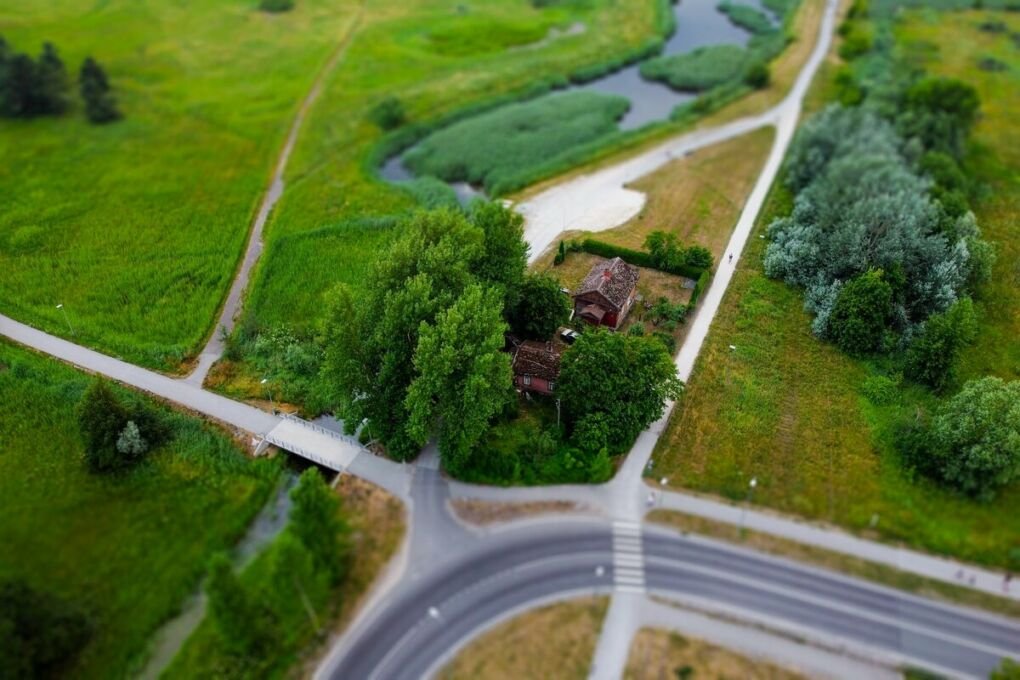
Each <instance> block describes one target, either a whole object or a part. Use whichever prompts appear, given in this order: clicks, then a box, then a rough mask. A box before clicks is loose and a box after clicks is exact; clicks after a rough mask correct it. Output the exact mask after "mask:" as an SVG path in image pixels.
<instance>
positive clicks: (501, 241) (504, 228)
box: [471, 201, 528, 308]
mask: <svg viewBox="0 0 1020 680" xmlns="http://www.w3.org/2000/svg"><path fill="white" fill-rule="evenodd" d="M471 221H472V222H473V223H474V224H475V225H476V226H478V227H481V229H482V231H483V232H484V233H485V250H484V253H483V254H482V257H481V259H480V260H479V261H478V263H477V264H476V265H475V268H474V271H475V274H476V275H477V276H478V277H479V278H480V279H481V280H482V281H485V282H488V283H490V284H492V285H494V286H498V287H499V288H500V289H501V290H502V291H503V295H504V305H505V306H506V307H508V308H509V307H512V306H513V305H514V304H516V303H517V301H518V300H519V299H520V287H521V284H522V282H523V281H524V272H525V270H526V269H527V267H528V244H527V243H526V242H525V241H524V218H523V217H522V216H521V215H520V214H519V213H517V212H515V211H513V210H510V209H509V208H506V207H504V206H503V204H502V203H497V202H495V201H493V202H479V203H477V204H475V206H474V209H473V210H472V211H471Z"/></svg>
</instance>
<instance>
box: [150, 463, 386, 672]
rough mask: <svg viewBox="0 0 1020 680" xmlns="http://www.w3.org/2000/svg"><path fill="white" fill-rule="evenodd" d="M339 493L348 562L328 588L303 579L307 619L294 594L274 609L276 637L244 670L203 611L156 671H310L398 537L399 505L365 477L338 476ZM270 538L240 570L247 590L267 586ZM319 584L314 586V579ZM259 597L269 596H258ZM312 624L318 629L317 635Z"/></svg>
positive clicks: (362, 596)
mask: <svg viewBox="0 0 1020 680" xmlns="http://www.w3.org/2000/svg"><path fill="white" fill-rule="evenodd" d="M336 490H337V493H338V494H339V495H340V496H341V497H342V498H343V506H342V511H343V513H344V515H345V516H346V517H347V520H348V522H349V523H350V525H351V529H352V545H351V563H350V566H349V569H348V572H347V574H346V576H345V577H344V578H343V580H342V582H341V583H340V585H338V586H337V587H336V588H334V589H333V590H332V591H331V590H330V589H329V588H327V587H318V588H317V587H315V584H308V585H309V586H310V587H307V588H306V589H305V594H306V595H307V597H308V602H309V605H310V606H312V607H314V609H315V612H316V620H315V624H314V625H313V624H312V622H311V621H310V619H309V614H308V610H307V609H306V608H305V607H304V606H303V603H302V602H301V601H300V600H297V599H295V600H294V601H292V602H289V603H288V606H287V607H286V608H285V609H283V610H281V609H279V608H274V612H275V613H276V615H277V616H278V617H279V618H278V619H277V620H276V621H275V623H274V630H275V631H277V635H276V636H275V637H274V647H273V649H272V651H271V652H266V653H264V654H263V657H264V658H263V659H261V660H260V662H259V665H258V666H257V667H256V668H257V669H254V670H253V669H251V668H249V669H246V668H245V667H244V665H243V664H244V662H245V660H244V659H239V658H238V657H236V656H233V655H231V654H230V653H229V652H228V651H227V650H225V649H224V646H223V642H222V639H221V637H220V635H219V633H218V631H217V630H216V627H215V625H214V624H213V622H212V621H211V620H210V619H209V618H208V617H207V618H206V619H204V620H203V621H202V623H201V624H199V627H198V628H197V629H196V630H195V632H194V633H192V635H191V637H189V638H188V640H187V642H186V643H185V644H184V646H183V647H182V648H181V651H180V652H179V653H178V654H177V656H176V657H175V658H174V661H173V663H172V664H171V665H170V667H169V668H168V669H167V671H166V672H165V673H164V675H163V677H165V678H168V679H171V678H184V679H187V678H202V677H253V676H254V677H281V676H284V677H291V676H295V677H296V676H298V675H302V676H306V675H311V673H312V671H313V670H314V667H315V665H316V661H317V659H318V657H319V656H321V654H322V653H324V652H325V651H327V650H328V648H329V640H330V636H331V634H333V633H336V632H339V631H342V630H343V629H344V627H345V626H347V624H348V623H350V621H351V620H352V618H353V617H354V615H355V614H356V613H357V611H358V608H359V607H360V606H361V605H362V604H363V602H364V600H365V597H366V594H367V592H368V590H369V588H371V586H372V584H373V583H374V582H375V581H376V579H377V578H378V576H379V574H380V572H381V571H382V569H383V567H385V565H386V563H387V562H388V561H389V560H390V558H391V557H392V556H393V554H394V553H395V552H396V550H397V548H398V547H399V544H400V541H401V539H402V537H403V535H404V510H403V506H402V505H401V503H400V501H398V500H397V499H395V498H394V497H392V496H390V495H389V494H388V493H386V492H385V491H383V490H382V489H380V488H378V487H376V486H374V485H372V484H369V483H368V482H365V481H362V480H360V479H357V478H356V477H351V476H350V475H344V476H343V477H341V478H340V481H339V482H338V484H337V486H336ZM277 546H278V543H273V544H270V546H269V547H268V548H266V549H265V550H264V551H262V552H261V553H260V554H259V555H258V556H257V557H256V558H255V559H254V560H253V561H252V562H251V564H250V565H248V567H247V568H245V570H244V572H242V574H241V581H242V583H243V584H244V585H245V586H246V587H247V588H248V589H249V592H254V593H259V592H269V590H270V589H272V588H273V580H272V569H273V562H274V558H275V552H276V549H277ZM319 585H322V584H319ZM264 597H266V599H267V600H269V599H271V595H266V596H264ZM315 625H317V626H320V627H321V629H322V631H321V633H317V631H316V629H315Z"/></svg>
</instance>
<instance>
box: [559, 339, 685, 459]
mask: <svg viewBox="0 0 1020 680" xmlns="http://www.w3.org/2000/svg"><path fill="white" fill-rule="evenodd" d="M682 389H683V384H682V383H681V382H680V379H679V378H677V375H676V368H675V367H674V365H673V361H672V359H671V358H670V356H669V354H668V353H667V352H666V349H665V348H664V347H663V345H662V343H661V342H659V341H658V340H656V339H655V338H651V337H641V336H633V335H622V334H618V333H610V332H608V331H589V332H587V333H584V334H582V335H581V337H580V338H579V339H578V340H577V341H576V342H575V343H574V344H573V345H572V346H571V347H570V349H568V350H567V351H566V352H565V353H564V354H563V359H562V363H561V369H560V380H559V383H558V385H557V389H556V395H557V397H559V398H560V400H561V401H562V404H563V408H564V410H565V411H566V413H567V416H568V418H569V420H570V421H571V422H573V423H574V424H575V427H577V426H579V425H580V424H582V423H583V425H582V428H583V430H584V435H583V436H582V439H584V440H586V441H587V440H590V439H592V438H593V437H595V436H596V433H598V432H600V431H603V428H607V430H608V444H609V447H610V450H612V451H617V452H619V451H622V450H623V449H624V448H625V447H627V446H629V445H630V444H631V443H632V442H633V441H634V439H635V438H636V437H637V436H638V434H640V432H641V430H643V429H644V428H645V427H647V426H648V425H649V424H650V423H651V422H652V421H654V420H655V419H656V418H659V417H660V416H661V415H662V414H663V411H664V409H665V405H666V401H667V400H669V399H676V398H678V397H679V396H680V393H681V392H682ZM594 419H597V421H596V420H594ZM597 422H598V423H599V424H596V423H597Z"/></svg>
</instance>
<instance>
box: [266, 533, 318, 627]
mask: <svg viewBox="0 0 1020 680" xmlns="http://www.w3.org/2000/svg"><path fill="white" fill-rule="evenodd" d="M270 580H271V583H272V592H271V593H268V594H267V596H268V597H269V598H270V599H272V600H274V601H275V602H277V605H276V612H277V616H278V618H280V619H283V618H284V616H283V612H284V611H292V610H293V609H294V608H295V606H299V607H300V608H301V609H302V610H303V611H304V612H305V613H306V614H307V616H308V618H309V622H310V623H311V624H312V627H313V628H315V630H316V632H318V631H319V630H320V626H319V619H318V617H317V616H316V613H315V606H314V604H313V602H312V598H313V597H318V596H320V591H321V587H320V582H322V581H323V580H322V579H321V578H319V577H318V576H317V575H316V573H315V561H314V560H313V559H312V556H311V554H310V553H309V552H308V549H307V548H306V547H305V546H304V544H303V543H302V542H301V541H300V540H299V539H298V538H296V537H295V536H294V534H293V533H291V532H290V531H284V532H283V533H282V534H280V537H279V538H278V539H277V540H276V544H275V545H274V546H273V553H272V566H271V575H270Z"/></svg>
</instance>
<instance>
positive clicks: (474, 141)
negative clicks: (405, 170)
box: [404, 92, 630, 194]
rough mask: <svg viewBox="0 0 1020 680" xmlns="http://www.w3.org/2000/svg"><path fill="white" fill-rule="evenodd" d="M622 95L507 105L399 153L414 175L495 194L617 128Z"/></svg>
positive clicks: (553, 98) (623, 109) (579, 96)
mask: <svg viewBox="0 0 1020 680" xmlns="http://www.w3.org/2000/svg"><path fill="white" fill-rule="evenodd" d="M629 107H630V103H629V102H628V101H627V99H625V98H624V97H614V96H609V95H602V94H597V93H594V92H568V93H565V94H554V95H550V96H546V97H542V98H540V99H537V100H534V101H531V102H525V103H521V104H511V105H509V106H504V107H502V108H500V109H497V110H495V111H492V112H490V113H487V114H483V115H481V116H477V117H475V118H471V119H468V120H465V121H462V122H460V123H456V124H454V125H451V126H449V127H447V128H444V129H442V130H440V131H439V132H436V133H435V134H433V135H431V136H429V137H427V138H426V139H425V140H424V141H422V142H421V143H420V144H419V145H418V146H416V147H415V148H414V149H412V150H411V151H410V152H408V153H407V154H406V155H405V156H404V161H405V162H406V163H407V166H408V167H409V168H411V170H413V171H414V172H415V174H417V175H433V176H436V177H440V178H442V179H444V180H446V181H448V182H457V181H467V182H470V183H472V184H478V185H482V186H484V187H485V188H486V189H487V190H488V191H490V192H492V193H494V194H498V193H500V189H501V187H504V186H508V185H512V184H514V183H515V177H516V176H518V175H519V174H520V173H522V172H526V171H527V170H529V169H530V168H531V167H532V166H534V165H535V164H536V163H539V162H543V161H548V160H550V159H555V158H556V157H557V156H558V155H560V154H562V153H564V152H567V151H569V150H571V149H572V148H574V147H576V146H579V145H582V144H585V143H587V142H590V141H592V140H594V139H598V138H599V137H602V136H604V135H607V134H611V133H612V132H615V131H616V121H617V120H618V119H619V118H620V117H621V116H622V115H623V114H624V113H626V112H627V109H628V108H629Z"/></svg>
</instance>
